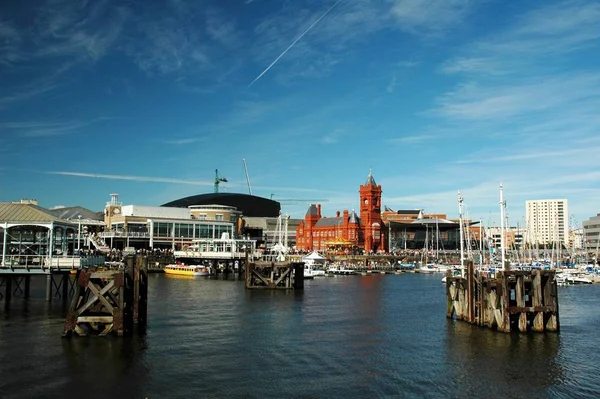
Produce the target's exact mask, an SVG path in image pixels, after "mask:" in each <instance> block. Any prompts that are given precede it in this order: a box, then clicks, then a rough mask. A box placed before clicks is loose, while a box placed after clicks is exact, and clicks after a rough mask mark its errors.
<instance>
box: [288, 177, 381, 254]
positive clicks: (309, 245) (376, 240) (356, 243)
mask: <svg viewBox="0 0 600 399" xmlns="http://www.w3.org/2000/svg"><path fill="white" fill-rule="evenodd" d="M359 193H360V216H357V215H356V212H355V211H354V210H352V211H348V210H344V211H343V212H340V211H337V212H336V216H334V217H323V215H322V214H321V205H320V204H311V205H310V206H309V208H308V211H307V212H306V215H305V217H304V220H303V221H301V222H300V223H299V224H298V227H297V228H296V249H298V250H307V251H309V250H319V251H324V250H327V249H335V250H338V251H346V252H349V253H356V252H357V251H364V252H370V251H373V252H377V251H385V249H386V248H385V247H386V237H385V232H384V229H383V221H382V219H381V194H382V190H381V186H379V185H377V183H375V179H374V177H373V174H372V173H371V172H369V176H368V177H367V181H366V183H365V184H364V185H361V186H360V188H359Z"/></svg>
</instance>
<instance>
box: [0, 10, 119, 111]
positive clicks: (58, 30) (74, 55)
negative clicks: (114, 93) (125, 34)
mask: <svg viewBox="0 0 600 399" xmlns="http://www.w3.org/2000/svg"><path fill="white" fill-rule="evenodd" d="M20 11H22V12H26V13H28V14H29V15H30V16H31V19H34V20H35V26H34V27H31V26H27V25H19V24H18V23H17V22H13V23H12V24H9V23H7V22H4V21H0V67H2V71H1V73H2V74H3V75H5V76H13V75H14V76H19V77H21V78H23V77H27V79H20V80H14V81H13V80H7V81H6V83H4V84H3V89H4V94H3V96H2V98H0V106H1V107H6V106H8V104H10V103H13V102H18V101H23V100H28V99H31V98H35V97H38V96H41V95H46V94H48V93H51V92H54V91H56V90H57V89H59V88H60V87H61V86H62V85H63V84H65V81H69V79H70V78H69V77H67V76H65V73H66V72H67V71H69V70H71V69H72V67H73V66H75V65H78V64H80V63H81V62H92V63H93V62H96V61H98V60H99V59H101V58H103V57H104V56H105V55H106V54H107V52H108V51H109V50H110V49H111V48H112V47H113V46H114V45H115V43H116V41H117V40H118V38H119V37H120V35H121V32H122V28H123V26H124V23H125V21H126V20H127V18H128V16H129V12H128V9H127V8H126V7H123V6H121V5H117V6H114V5H112V6H110V4H109V2H108V1H107V0H102V1H94V2H87V1H85V2H72V1H68V0H52V1H49V2H48V3H46V4H43V5H39V6H38V5H37V4H33V3H31V4H29V3H28V4H26V5H25V4H24V6H23V8H22V9H20ZM12 16H13V15H12V14H11V12H10V11H8V12H7V13H6V16H5V17H6V18H11V17H12ZM12 19H13V21H22V20H23V18H18V17H15V18H12ZM23 82H26V83H23Z"/></svg>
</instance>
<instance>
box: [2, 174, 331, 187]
mask: <svg viewBox="0 0 600 399" xmlns="http://www.w3.org/2000/svg"><path fill="white" fill-rule="evenodd" d="M1 169H3V168H0V170H1ZM7 170H8V169H7ZM32 172H35V173H43V174H46V175H58V176H74V177H89V178H95V179H107V180H128V181H136V182H152V183H173V184H189V185H193V186H212V185H213V184H214V181H206V180H204V181H202V180H184V179H172V178H169V177H159V176H134V175H110V174H105V173H90V172H74V171H46V170H45V171H39V170H33V171H32ZM228 186H234V187H246V186H245V185H244V184H240V183H229V184H228ZM253 188H257V189H261V190H271V191H273V190H280V191H281V190H285V191H297V192H307V193H322V192H324V191H323V190H317V189H312V188H298V187H282V186H277V187H270V186H253Z"/></svg>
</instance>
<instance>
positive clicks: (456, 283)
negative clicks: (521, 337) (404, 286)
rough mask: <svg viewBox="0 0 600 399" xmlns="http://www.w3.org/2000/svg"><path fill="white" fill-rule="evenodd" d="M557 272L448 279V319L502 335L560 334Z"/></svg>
mask: <svg viewBox="0 0 600 399" xmlns="http://www.w3.org/2000/svg"><path fill="white" fill-rule="evenodd" d="M555 277H556V274H555V271H552V270H547V271H546V270H531V271H522V270H503V271H499V272H497V273H496V274H495V275H494V276H493V277H492V276H489V275H487V274H485V273H482V272H479V271H475V270H474V268H473V262H471V261H468V262H467V268H466V274H465V276H464V277H462V276H453V275H452V273H451V272H449V273H448V274H447V275H446V298H447V311H446V316H447V317H449V318H455V319H456V320H462V321H466V322H468V323H470V324H474V325H477V326H481V327H488V328H491V329H495V330H498V331H502V332H511V331H520V332H558V331H559V330H560V323H559V311H558V290H557V282H556V278H555Z"/></svg>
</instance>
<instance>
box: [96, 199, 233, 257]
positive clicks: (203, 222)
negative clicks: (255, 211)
mask: <svg viewBox="0 0 600 399" xmlns="http://www.w3.org/2000/svg"><path fill="white" fill-rule="evenodd" d="M241 216H242V215H241V212H240V211H238V210H237V208H235V207H233V206H227V205H218V204H212V205H190V206H188V207H187V208H176V207H166V206H142V205H123V204H122V203H121V202H119V196H118V194H111V200H110V201H109V202H107V203H106V206H105V209H104V224H105V226H106V227H105V231H104V232H102V233H100V237H101V238H102V239H103V240H104V242H102V243H95V244H96V245H104V244H106V245H107V246H108V247H110V248H120V249H123V248H126V247H135V248H171V249H173V250H174V249H180V248H183V247H184V246H187V245H190V244H191V243H192V241H193V240H195V239H200V238H211V239H217V238H221V237H223V235H224V234H226V235H227V236H228V237H229V238H239V233H240V231H239V228H238V226H241V221H240V219H241Z"/></svg>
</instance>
